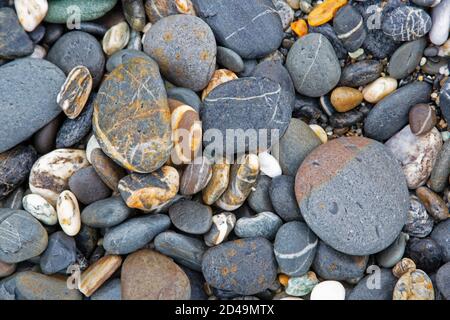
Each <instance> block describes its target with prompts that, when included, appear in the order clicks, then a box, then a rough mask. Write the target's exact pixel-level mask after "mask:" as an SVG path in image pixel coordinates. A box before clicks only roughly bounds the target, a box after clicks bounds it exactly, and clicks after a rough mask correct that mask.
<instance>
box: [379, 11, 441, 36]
mask: <svg viewBox="0 0 450 320" xmlns="http://www.w3.org/2000/svg"><path fill="white" fill-rule="evenodd" d="M431 25H432V23H431V17H430V16H429V15H428V13H427V12H426V11H424V10H423V9H420V8H417V7H412V6H400V7H397V8H395V9H394V10H392V11H391V12H389V14H387V16H386V17H385V18H384V19H383V22H382V29H383V32H384V34H386V35H387V36H389V37H391V38H392V39H393V40H395V41H412V40H417V39H418V38H420V37H423V36H424V35H426V34H427V33H428V32H429V31H430V29H431Z"/></svg>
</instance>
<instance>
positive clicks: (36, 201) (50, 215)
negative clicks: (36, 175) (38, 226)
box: [22, 194, 58, 226]
mask: <svg viewBox="0 0 450 320" xmlns="http://www.w3.org/2000/svg"><path fill="white" fill-rule="evenodd" d="M22 203H23V209H24V210H25V211H27V212H29V213H30V214H31V215H32V216H33V217H35V218H36V219H38V220H39V221H41V222H42V223H45V224H46V225H50V226H53V225H55V224H56V223H57V222H58V216H57V215H56V210H55V208H53V207H52V205H51V204H50V203H48V201H47V200H45V199H44V198H43V197H41V196H40V195H38V194H28V195H26V196H24V197H23V199H22Z"/></svg>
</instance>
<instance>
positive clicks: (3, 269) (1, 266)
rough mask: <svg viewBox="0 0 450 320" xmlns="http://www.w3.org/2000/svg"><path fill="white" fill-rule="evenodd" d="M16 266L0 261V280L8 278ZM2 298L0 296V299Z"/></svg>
mask: <svg viewBox="0 0 450 320" xmlns="http://www.w3.org/2000/svg"><path fill="white" fill-rule="evenodd" d="M16 266H17V265H16V264H15V263H13V264H10V263H5V262H1V261H0V278H4V277H8V276H10V275H11V274H13V273H14V271H16ZM1 297H2V296H1V295H0V298H1Z"/></svg>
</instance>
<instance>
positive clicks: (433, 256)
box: [406, 238, 443, 274]
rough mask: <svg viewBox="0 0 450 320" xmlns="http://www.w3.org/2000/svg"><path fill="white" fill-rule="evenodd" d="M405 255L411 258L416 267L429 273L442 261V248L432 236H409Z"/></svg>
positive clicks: (435, 269)
mask: <svg viewBox="0 0 450 320" xmlns="http://www.w3.org/2000/svg"><path fill="white" fill-rule="evenodd" d="M406 256H407V257H409V258H411V259H412V260H413V261H414V262H415V263H416V266H417V269H420V270H423V271H425V272H426V273H428V274H430V273H433V272H435V271H437V269H438V268H439V266H440V265H441V262H442V257H443V255H442V249H441V247H440V246H439V245H438V244H437V242H436V241H435V240H433V239H432V238H424V239H419V238H411V239H410V240H409V241H408V245H407V247H406Z"/></svg>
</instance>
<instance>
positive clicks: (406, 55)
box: [388, 38, 427, 79]
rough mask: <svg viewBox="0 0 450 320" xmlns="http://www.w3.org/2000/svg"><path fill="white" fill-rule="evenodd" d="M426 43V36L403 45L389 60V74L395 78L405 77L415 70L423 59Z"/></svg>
mask: <svg viewBox="0 0 450 320" xmlns="http://www.w3.org/2000/svg"><path fill="white" fill-rule="evenodd" d="M426 45H427V40H426V39H425V38H421V39H418V40H416V41H411V42H406V43H405V44H403V45H401V46H400V47H399V48H398V49H397V50H395V52H394V54H393V55H392V57H391V59H390V60H389V66H388V73H389V75H390V76H391V77H393V78H395V79H403V78H405V77H406V76H408V75H409V74H411V73H412V72H414V70H416V67H417V66H418V65H419V63H420V59H422V55H423V51H424V50H425V47H426Z"/></svg>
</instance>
